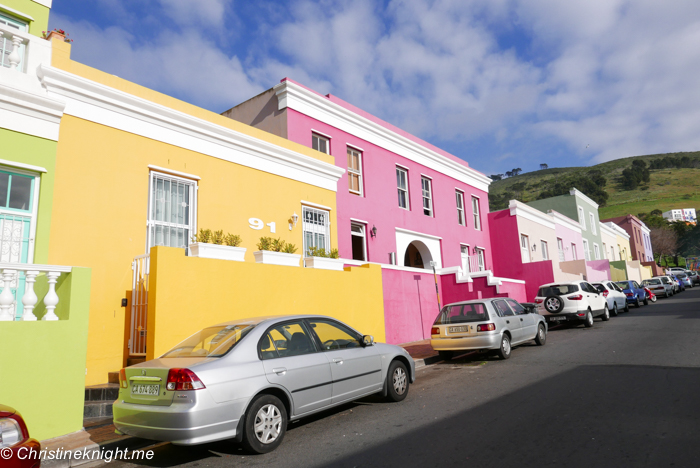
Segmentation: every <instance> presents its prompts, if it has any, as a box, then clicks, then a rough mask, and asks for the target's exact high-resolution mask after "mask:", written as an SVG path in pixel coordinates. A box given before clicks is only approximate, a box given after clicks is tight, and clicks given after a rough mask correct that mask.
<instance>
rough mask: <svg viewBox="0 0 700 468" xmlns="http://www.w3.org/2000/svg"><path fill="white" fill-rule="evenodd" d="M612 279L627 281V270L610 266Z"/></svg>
mask: <svg viewBox="0 0 700 468" xmlns="http://www.w3.org/2000/svg"><path fill="white" fill-rule="evenodd" d="M610 279H611V280H613V281H624V280H626V279H627V274H626V273H625V270H621V269H619V268H615V267H613V266H612V265H611V266H610Z"/></svg>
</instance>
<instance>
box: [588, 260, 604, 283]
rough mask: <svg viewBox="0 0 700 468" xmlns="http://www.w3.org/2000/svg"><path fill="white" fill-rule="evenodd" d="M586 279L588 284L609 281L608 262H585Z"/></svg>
mask: <svg viewBox="0 0 700 468" xmlns="http://www.w3.org/2000/svg"><path fill="white" fill-rule="evenodd" d="M586 279H587V280H588V282H589V283H590V282H598V281H607V280H609V279H610V261H608V260H591V261H588V262H586Z"/></svg>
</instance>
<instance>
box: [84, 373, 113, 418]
mask: <svg viewBox="0 0 700 468" xmlns="http://www.w3.org/2000/svg"><path fill="white" fill-rule="evenodd" d="M117 382H119V373H118V372H117ZM118 397H119V383H107V384H102V385H93V386H91V387H85V405H84V406H83V426H86V427H87V426H88V425H93V424H94V423H100V422H102V420H104V421H105V422H109V423H111V422H112V403H114V400H116V399H117V398H118Z"/></svg>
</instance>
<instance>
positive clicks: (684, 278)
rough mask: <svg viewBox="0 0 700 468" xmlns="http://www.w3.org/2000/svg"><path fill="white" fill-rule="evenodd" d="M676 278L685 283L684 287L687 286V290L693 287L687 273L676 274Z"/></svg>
mask: <svg viewBox="0 0 700 468" xmlns="http://www.w3.org/2000/svg"><path fill="white" fill-rule="evenodd" d="M676 277H677V278H678V280H679V281H681V282H682V283H683V286H685V287H686V288H692V287H693V281H692V280H691V279H690V277H689V276H688V275H686V274H685V273H676Z"/></svg>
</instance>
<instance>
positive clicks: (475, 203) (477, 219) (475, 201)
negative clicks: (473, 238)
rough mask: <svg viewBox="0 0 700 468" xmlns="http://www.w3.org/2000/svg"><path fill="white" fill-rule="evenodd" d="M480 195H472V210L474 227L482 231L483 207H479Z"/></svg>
mask: <svg viewBox="0 0 700 468" xmlns="http://www.w3.org/2000/svg"><path fill="white" fill-rule="evenodd" d="M480 201H481V200H480V199H479V197H475V196H474V195H472V212H473V213H474V229H476V230H477V231H481V208H480V207H479V202H480Z"/></svg>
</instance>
